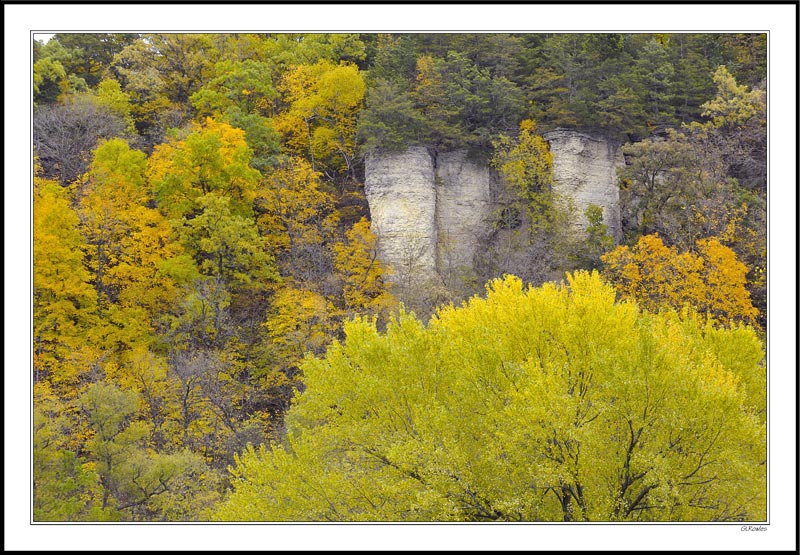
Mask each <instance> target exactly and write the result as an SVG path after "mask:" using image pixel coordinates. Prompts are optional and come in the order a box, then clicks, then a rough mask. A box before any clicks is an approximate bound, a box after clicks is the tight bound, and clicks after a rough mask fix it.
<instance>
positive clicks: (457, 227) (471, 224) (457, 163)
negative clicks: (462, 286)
mask: <svg viewBox="0 0 800 555" xmlns="http://www.w3.org/2000/svg"><path fill="white" fill-rule="evenodd" d="M435 170H436V175H435V179H434V181H435V186H436V232H437V241H436V255H437V256H436V269H437V271H438V272H439V274H444V273H450V272H454V271H456V272H458V271H459V270H460V269H464V268H472V261H473V258H474V256H475V251H476V250H477V249H478V245H479V243H480V239H481V238H482V237H483V236H484V235H485V233H486V231H487V225H488V224H487V220H488V217H489V216H490V214H491V211H492V209H493V208H494V206H493V202H492V187H493V184H494V182H495V181H496V179H495V177H494V175H495V174H494V172H492V171H490V170H489V168H487V167H485V166H479V165H478V164H475V163H474V162H472V161H470V160H468V159H467V157H466V153H465V152H464V151H456V152H447V153H443V154H439V156H437V158H436V168H435Z"/></svg>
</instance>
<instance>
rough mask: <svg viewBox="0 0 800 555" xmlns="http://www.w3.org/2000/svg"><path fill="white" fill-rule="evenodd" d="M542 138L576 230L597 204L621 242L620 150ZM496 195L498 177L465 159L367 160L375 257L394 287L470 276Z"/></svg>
mask: <svg viewBox="0 0 800 555" xmlns="http://www.w3.org/2000/svg"><path fill="white" fill-rule="evenodd" d="M543 137H544V138H545V139H546V140H547V141H548V142H549V143H550V149H551V152H552V153H553V171H554V173H555V182H556V184H555V190H556V192H557V193H558V194H559V195H561V196H562V197H568V198H569V199H571V201H572V204H573V205H574V208H575V213H574V218H575V219H574V227H575V229H576V230H578V231H579V232H580V231H582V230H585V229H586V226H587V225H588V221H587V219H586V216H585V215H584V211H585V210H586V208H587V207H588V206H589V205H590V204H596V205H598V206H600V207H601V208H602V209H603V220H604V222H605V223H606V225H608V228H609V233H610V234H611V235H613V236H614V237H615V238H616V239H619V238H620V235H621V226H620V208H619V189H618V187H617V176H616V169H617V167H619V166H621V165H622V164H624V159H623V157H622V152H621V150H620V148H619V145H617V144H615V143H612V142H610V141H608V140H605V139H601V138H597V137H593V136H590V135H587V134H585V133H580V132H577V131H571V130H564V129H556V130H553V131H550V132H547V133H544V134H543ZM500 188H501V187H500V186H499V183H498V178H497V176H496V174H495V173H494V172H493V171H492V170H491V169H490V168H488V167H486V166H483V165H479V164H476V163H475V162H473V161H471V160H469V159H468V158H467V157H466V153H465V152H463V151H455V152H448V153H439V154H438V156H436V158H435V159H434V158H433V157H432V156H431V154H430V153H429V152H428V150H427V149H426V148H424V147H410V148H408V149H407V150H405V151H403V152H394V153H379V154H373V155H371V156H369V157H368V158H367V161H366V180H365V192H366V197H367V202H368V203H369V208H370V213H371V216H372V227H373V230H374V231H375V233H376V234H377V235H378V238H379V241H378V248H379V255H380V257H381V260H383V262H384V263H387V264H388V265H390V266H391V268H392V270H393V272H394V275H395V278H394V281H398V280H403V279H405V278H407V277H409V276H411V277H413V278H414V280H413V281H414V282H416V283H424V282H425V281H427V280H435V279H438V278H440V277H442V276H445V275H448V274H449V275H452V273H453V272H454V271H455V272H458V271H459V270H462V269H473V261H474V258H475V254H476V252H477V250H478V249H479V248H481V247H480V245H481V240H482V238H483V237H485V236H486V234H487V232H488V231H489V229H488V228H489V220H490V216H491V214H492V212H494V211H495V210H496V209H498V208H500V206H499V205H498V204H497V201H496V200H495V198H496V197H497V194H496V193H497V191H498V190H499V189H500ZM445 281H447V280H445Z"/></svg>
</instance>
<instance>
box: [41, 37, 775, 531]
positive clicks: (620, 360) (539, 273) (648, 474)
mask: <svg viewBox="0 0 800 555" xmlns="http://www.w3.org/2000/svg"><path fill="white" fill-rule="evenodd" d="M32 61H33V64H32V74H31V83H32V91H33V94H32V103H33V144H32V145H31V147H32V153H33V159H32V166H33V183H32V187H31V195H32V201H33V222H32V223H33V225H32V231H33V297H32V299H31V304H32V331H33V346H32V361H31V371H32V384H33V388H32V392H31V395H32V401H33V430H32V436H33V517H34V520H35V521H206V520H266V521H271V520H275V521H284V520H289V521H317V520H319V521H325V520H328V521H351V520H362V521H364V520H365V521H405V520H422V521H440V520H441V521H444V520H461V521H464V520H466V521H475V520H523V521H551V520H565V521H589V520H591V521H618V520H639V521H655V520H672V521H720V520H763V519H764V518H765V506H766V455H765V448H766V393H765V380H766V363H765V360H764V353H765V344H766V343H765V341H766V333H767V309H768V306H767V289H766V285H767V279H766V269H767V268H766V248H767V190H768V187H767V150H766V148H767V133H766V128H767V116H766V113H767V112H766V89H767V82H766V77H767V74H766V68H767V49H766V35H765V34H741V33H584V34H564V33H513V34H508V33H475V34H459V33H446V34H445V33H419V34H410V33H394V34H358V33H316V34H272V33H264V34H255V33H226V34H213V33H169V34H166V33H147V34H139V33H124V34H120V33H57V34H55V35H54V36H53V37H52V38H51V39H49V40H48V41H46V42H44V41H35V40H34V41H33V43H32ZM556 129H570V130H576V131H583V132H587V133H592V134H594V135H597V136H602V137H603V138H604V139H605V140H608V141H610V142H613V143H614V144H617V145H619V146H620V152H621V153H622V157H623V158H624V165H623V166H622V167H620V168H619V170H618V173H617V176H616V184H615V187H616V188H618V192H619V209H620V217H621V222H620V229H619V230H618V231H619V234H618V235H617V236H614V235H613V234H612V233H611V232H610V230H609V227H608V225H607V222H605V221H604V220H603V213H602V209H601V208H600V207H598V206H590V207H589V208H588V209H587V210H586V212H585V214H579V215H577V216H583V217H585V218H586V221H587V222H588V226H587V227H586V229H585V233H584V234H582V235H579V236H575V235H573V234H571V233H570V232H568V230H569V229H570V227H569V226H570V220H571V219H574V218H575V217H576V215H575V214H574V213H570V212H569V210H567V209H566V208H565V206H563V205H562V204H561V203H560V200H559V198H558V195H556V194H555V189H554V180H555V177H554V175H555V174H554V170H553V168H554V161H553V155H552V152H551V151H550V145H549V144H548V142H547V140H545V139H544V137H543V134H545V133H547V132H548V131H552V130H556ZM409 147H420V148H423V149H425V150H427V151H428V152H429V153H431V155H432V156H436V155H438V154H439V153H445V152H451V151H454V150H462V151H464V152H465V153H466V154H467V156H468V157H469V159H470V160H473V161H475V162H476V163H480V164H483V165H484V166H486V167H489V168H491V171H493V172H495V174H496V175H497V176H498V180H499V182H501V183H502V189H501V190H500V192H499V193H498V196H499V197H500V198H501V200H502V207H501V208H500V209H498V210H497V211H495V212H494V213H493V214H492V217H491V221H490V222H489V224H490V227H491V228H492V229H493V230H495V231H498V230H499V231H498V233H499V232H502V233H503V234H504V235H503V237H504V238H505V239H506V241H505V242H504V243H503V244H495V245H493V246H492V248H488V247H487V248H484V249H482V250H481V252H479V253H478V256H476V263H475V268H474V271H472V272H469V273H466V274H464V275H460V276H458V279H452V280H449V281H448V280H441V283H436V284H433V285H430V286H425V287H418V286H414V285H413V284H412V285H411V286H404V285H403V283H402V282H401V279H400V274H399V272H398V269H397V268H393V267H392V266H391V264H387V263H386V261H385V260H383V259H382V258H381V256H380V252H381V251H380V236H379V234H378V233H376V229H375V228H374V227H373V226H372V225H371V222H372V220H371V218H372V214H371V213H370V206H369V204H368V202H367V198H366V195H365V181H366V178H365V171H366V170H365V166H366V164H365V160H366V159H367V157H369V156H372V155H375V154H380V153H391V152H397V151H404V150H405V149H408V148H409ZM615 190H616V189H615ZM565 280H566V281H565Z"/></svg>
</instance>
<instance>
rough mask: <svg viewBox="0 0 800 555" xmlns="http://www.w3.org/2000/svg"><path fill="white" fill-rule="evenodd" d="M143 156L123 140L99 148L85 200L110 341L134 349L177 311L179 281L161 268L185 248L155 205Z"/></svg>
mask: <svg viewBox="0 0 800 555" xmlns="http://www.w3.org/2000/svg"><path fill="white" fill-rule="evenodd" d="M146 165H147V161H146V157H145V155H144V153H142V152H139V151H137V150H133V149H131V148H130V147H129V146H128V144H127V143H126V142H125V141H124V140H122V139H112V140H110V141H106V142H105V143H103V144H101V145H100V146H99V147H98V148H97V149H96V150H95V152H94V159H93V161H92V164H91V166H90V169H89V172H88V174H87V178H86V184H85V186H84V195H83V197H82V198H81V200H80V204H79V211H80V215H81V219H82V225H81V229H82V230H83V232H84V235H85V236H86V238H87V241H88V245H89V247H88V249H87V253H86V259H87V260H88V263H89V267H90V268H91V270H92V272H93V274H94V284H95V287H96V289H97V293H98V297H99V301H100V307H101V308H102V309H103V311H104V314H105V316H106V317H107V318H108V320H109V321H110V322H113V324H114V325H113V326H109V328H108V337H107V345H108V346H110V347H111V346H114V345H127V346H129V347H130V346H132V345H135V344H138V343H139V342H141V341H145V342H147V341H150V340H152V334H153V331H154V328H153V326H154V325H156V324H157V322H156V321H157V320H159V319H161V318H162V317H163V316H164V315H166V314H168V313H169V312H170V311H171V310H172V305H173V303H174V301H175V298H176V295H177V286H178V284H177V283H176V282H175V281H174V280H173V279H172V278H171V277H170V276H169V275H168V274H167V273H165V272H164V271H163V264H164V262H165V261H174V260H175V259H178V258H179V257H180V256H181V255H182V253H183V249H182V248H181V246H180V245H179V244H178V243H176V242H174V241H172V239H171V236H172V233H173V232H172V227H171V226H170V224H169V222H167V221H166V219H165V218H164V216H163V215H162V214H161V213H160V212H159V211H158V210H157V209H155V208H152V207H151V205H150V202H151V200H152V199H151V198H150V193H149V190H148V188H147V187H146V185H145V178H144V173H145V168H146Z"/></svg>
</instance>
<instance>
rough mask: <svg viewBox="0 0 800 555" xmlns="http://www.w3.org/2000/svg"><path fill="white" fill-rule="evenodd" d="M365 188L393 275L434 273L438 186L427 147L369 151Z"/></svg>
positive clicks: (382, 253)
mask: <svg viewBox="0 0 800 555" xmlns="http://www.w3.org/2000/svg"><path fill="white" fill-rule="evenodd" d="M364 192H365V194H366V197H367V202H368V203H369V209H370V214H371V217H372V229H373V231H374V232H375V234H376V235H377V236H378V252H379V255H380V257H381V259H382V260H383V261H384V262H385V263H388V264H389V265H390V266H391V268H392V271H393V272H394V274H395V276H398V277H399V276H405V275H407V274H413V275H414V276H415V277H418V278H420V277H422V278H433V277H435V273H436V235H437V234H436V189H435V187H434V172H433V160H432V159H431V156H430V155H429V154H428V151H427V149H425V148H424V147H411V148H409V149H407V150H406V151H405V152H394V153H383V154H379V155H377V154H376V155H372V156H369V157H368V158H367V160H366V180H365V184H364Z"/></svg>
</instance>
